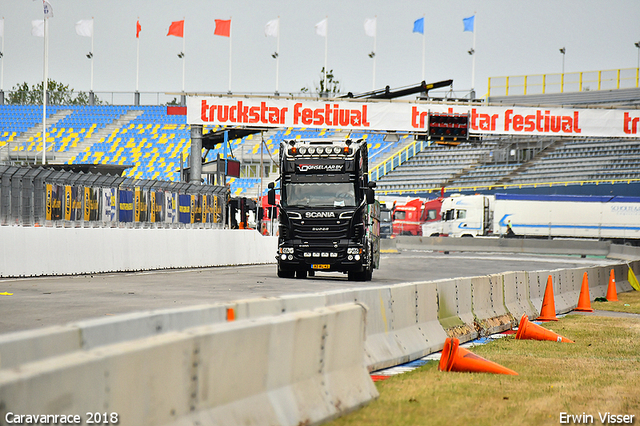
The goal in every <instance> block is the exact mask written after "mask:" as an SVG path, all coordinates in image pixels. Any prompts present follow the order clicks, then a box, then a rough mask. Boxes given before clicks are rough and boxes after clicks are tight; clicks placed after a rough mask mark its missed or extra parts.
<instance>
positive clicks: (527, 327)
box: [516, 314, 574, 343]
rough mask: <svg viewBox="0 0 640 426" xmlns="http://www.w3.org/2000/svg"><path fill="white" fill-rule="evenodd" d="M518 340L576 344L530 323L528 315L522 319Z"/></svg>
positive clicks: (517, 335)
mask: <svg viewBox="0 0 640 426" xmlns="http://www.w3.org/2000/svg"><path fill="white" fill-rule="evenodd" d="M516 339H519V340H551V341H552V342H565V343H574V341H573V340H570V339H567V338H566V337H563V336H560V335H559V334H556V333H554V332H553V331H551V330H547V329H546V328H544V327H540V326H539V325H538V324H534V323H532V322H529V317H527V315H526V314H525V315H522V318H520V324H519V325H518V332H517V333H516Z"/></svg>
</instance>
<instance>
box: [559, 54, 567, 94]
mask: <svg viewBox="0 0 640 426" xmlns="http://www.w3.org/2000/svg"><path fill="white" fill-rule="evenodd" d="M560 53H562V75H561V76H560V92H561V93H563V92H564V55H565V53H567V50H566V49H565V48H564V47H561V48H560Z"/></svg>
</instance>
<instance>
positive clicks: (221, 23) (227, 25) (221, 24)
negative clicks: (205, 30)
mask: <svg viewBox="0 0 640 426" xmlns="http://www.w3.org/2000/svg"><path fill="white" fill-rule="evenodd" d="M215 21H216V29H215V30H214V31H213V35H219V36H223V37H231V19H226V20H225V19H216V20H215Z"/></svg>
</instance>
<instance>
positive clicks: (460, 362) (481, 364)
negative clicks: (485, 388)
mask: <svg viewBox="0 0 640 426" xmlns="http://www.w3.org/2000/svg"><path fill="white" fill-rule="evenodd" d="M438 370H440V371H467V372H471V373H494V374H512V375H515V376H517V375H518V373H516V372H515V371H513V370H509V369H508V368H506V367H503V366H501V365H500V364H496V363H495V362H492V361H489V360H486V359H484V358H482V357H481V356H478V355H476V354H474V353H472V352H469V351H468V350H466V349H465V348H461V347H460V340H458V339H456V338H455V337H449V338H447V340H445V342H444V348H443V349H442V355H441V356H440V364H439V365H438Z"/></svg>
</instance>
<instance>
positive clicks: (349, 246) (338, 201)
mask: <svg viewBox="0 0 640 426" xmlns="http://www.w3.org/2000/svg"><path fill="white" fill-rule="evenodd" d="M374 187H375V182H369V174H368V164H367V144H366V141H363V140H358V141H353V140H350V139H348V140H339V141H332V140H328V139H322V140H318V141H313V140H311V141H302V140H292V141H288V142H282V143H281V145H280V204H279V206H278V207H279V209H280V213H279V214H280V227H279V237H278V254H277V259H278V276H279V277H281V278H293V277H294V276H295V277H296V278H305V277H306V276H307V274H308V275H310V276H313V275H315V273H316V272H317V271H323V272H333V271H338V272H342V273H346V274H348V277H349V280H354V281H369V280H371V275H372V273H373V269H374V268H378V265H379V262H380V237H379V232H380V222H379V215H380V205H379V203H378V202H377V201H375V198H374V195H375V194H374V190H373V188H374ZM267 198H268V202H269V204H271V205H275V204H276V197H275V187H274V184H273V183H271V184H269V192H268V196H267Z"/></svg>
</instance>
